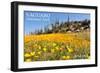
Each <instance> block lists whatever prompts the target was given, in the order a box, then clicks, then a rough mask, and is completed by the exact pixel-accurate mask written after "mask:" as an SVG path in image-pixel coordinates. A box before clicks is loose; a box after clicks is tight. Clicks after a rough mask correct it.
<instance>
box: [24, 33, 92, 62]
mask: <svg viewBox="0 0 100 73" xmlns="http://www.w3.org/2000/svg"><path fill="white" fill-rule="evenodd" d="M89 34H90V33H89V32H69V33H68V32H67V33H52V34H40V35H35V34H34V35H25V36H24V61H25V62H33V61H51V60H74V59H89V58H90V36H89Z"/></svg>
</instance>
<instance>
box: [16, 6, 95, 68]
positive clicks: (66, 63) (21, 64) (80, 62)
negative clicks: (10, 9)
mask: <svg viewBox="0 0 100 73" xmlns="http://www.w3.org/2000/svg"><path fill="white" fill-rule="evenodd" d="M24 10H27V11H48V12H73V13H90V14H91V30H90V31H91V46H90V47H91V51H90V52H91V59H90V60H87V59H84V60H83V59H81V60H68V61H62V60H61V61H42V62H40V61H38V62H29V63H26V62H24V57H23V56H24V49H23V48H24V47H23V46H24V43H23V41H24V35H23V34H24V33H23V32H24V31H23V30H24V27H23V26H24ZM18 35H19V36H18V38H19V39H18V41H19V42H18V45H19V46H18V68H36V67H50V66H71V65H84V64H95V11H94V10H93V9H83V8H81V9H79V8H62V7H48V6H47V7H46V6H26V5H19V6H18Z"/></svg>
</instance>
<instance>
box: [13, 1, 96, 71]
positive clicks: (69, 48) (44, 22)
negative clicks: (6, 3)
mask: <svg viewBox="0 0 100 73" xmlns="http://www.w3.org/2000/svg"><path fill="white" fill-rule="evenodd" d="M92 66H97V7H96V6H81V5H65V4H48V3H32V2H12V3H11V70H12V71H29V70H45V69H61V68H76V67H92Z"/></svg>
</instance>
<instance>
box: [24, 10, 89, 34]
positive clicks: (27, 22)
mask: <svg viewBox="0 0 100 73" xmlns="http://www.w3.org/2000/svg"><path fill="white" fill-rule="evenodd" d="M68 16H69V21H81V20H85V19H88V20H89V19H90V14H83V13H61V12H37V11H24V32H25V35H26V34H29V33H30V32H35V30H38V29H43V28H44V27H45V26H50V24H52V23H55V22H56V21H58V20H59V22H64V21H67V20H68Z"/></svg>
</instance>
